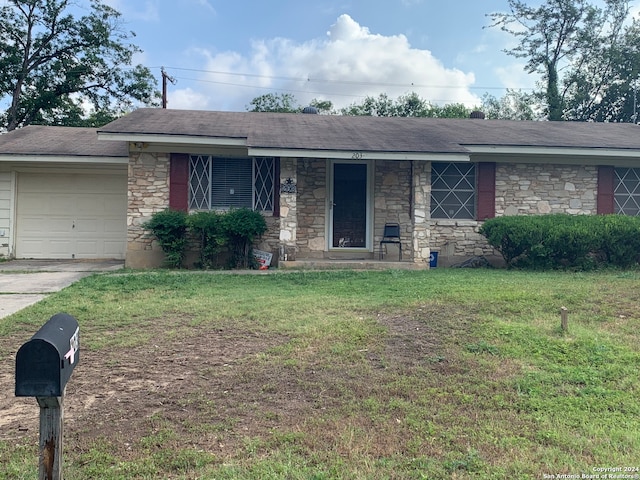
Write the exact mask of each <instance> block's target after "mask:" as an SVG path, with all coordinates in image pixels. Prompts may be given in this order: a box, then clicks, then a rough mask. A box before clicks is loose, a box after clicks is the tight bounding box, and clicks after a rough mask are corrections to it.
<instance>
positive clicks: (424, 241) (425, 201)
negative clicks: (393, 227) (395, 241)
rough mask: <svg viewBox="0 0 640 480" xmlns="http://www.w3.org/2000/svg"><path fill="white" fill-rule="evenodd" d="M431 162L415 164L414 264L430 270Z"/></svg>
mask: <svg viewBox="0 0 640 480" xmlns="http://www.w3.org/2000/svg"><path fill="white" fill-rule="evenodd" d="M430 219H431V162H414V164H413V262H414V263H415V264H417V265H419V266H421V267H426V268H429V266H430V263H429V260H430V256H431V223H430Z"/></svg>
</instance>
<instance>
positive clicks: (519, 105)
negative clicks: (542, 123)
mask: <svg viewBox="0 0 640 480" xmlns="http://www.w3.org/2000/svg"><path fill="white" fill-rule="evenodd" d="M482 111H483V112H484V114H485V115H486V117H487V118H488V119H491V120H540V117H541V115H542V112H541V111H540V109H539V96H538V95H536V94H533V93H526V92H522V91H520V90H512V89H507V91H506V93H505V94H504V95H503V96H502V97H500V98H498V97H495V96H493V95H490V94H488V93H487V94H485V95H484V96H483V97H482Z"/></svg>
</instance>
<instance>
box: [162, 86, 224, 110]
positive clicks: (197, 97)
mask: <svg viewBox="0 0 640 480" xmlns="http://www.w3.org/2000/svg"><path fill="white" fill-rule="evenodd" d="M167 97H168V98H167V107H168V108H175V109H179V110H215V105H211V104H210V103H209V101H210V98H209V96H208V95H206V94H204V93H202V92H196V91H194V90H193V89H191V88H182V89H181V88H177V89H174V88H173V87H172V89H171V93H170V94H168V95H167Z"/></svg>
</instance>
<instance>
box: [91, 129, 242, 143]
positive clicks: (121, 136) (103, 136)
mask: <svg viewBox="0 0 640 480" xmlns="http://www.w3.org/2000/svg"><path fill="white" fill-rule="evenodd" d="M98 140H111V141H120V142H129V143H146V144H150V143H154V144H165V145H185V144H189V145H194V146H219V147H246V145H247V139H246V138H241V137H204V136H198V135H163V134H147V133H116V132H100V131H98Z"/></svg>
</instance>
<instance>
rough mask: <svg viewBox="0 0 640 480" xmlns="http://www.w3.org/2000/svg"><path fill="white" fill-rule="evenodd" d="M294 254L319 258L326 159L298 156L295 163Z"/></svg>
mask: <svg viewBox="0 0 640 480" xmlns="http://www.w3.org/2000/svg"><path fill="white" fill-rule="evenodd" d="M297 180H298V198H297V216H298V222H297V223H298V225H297V237H296V242H295V245H296V247H297V255H298V258H323V257H324V251H325V248H326V240H325V236H326V205H327V161H326V160H325V159H304V160H299V161H298V165H297Z"/></svg>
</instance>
